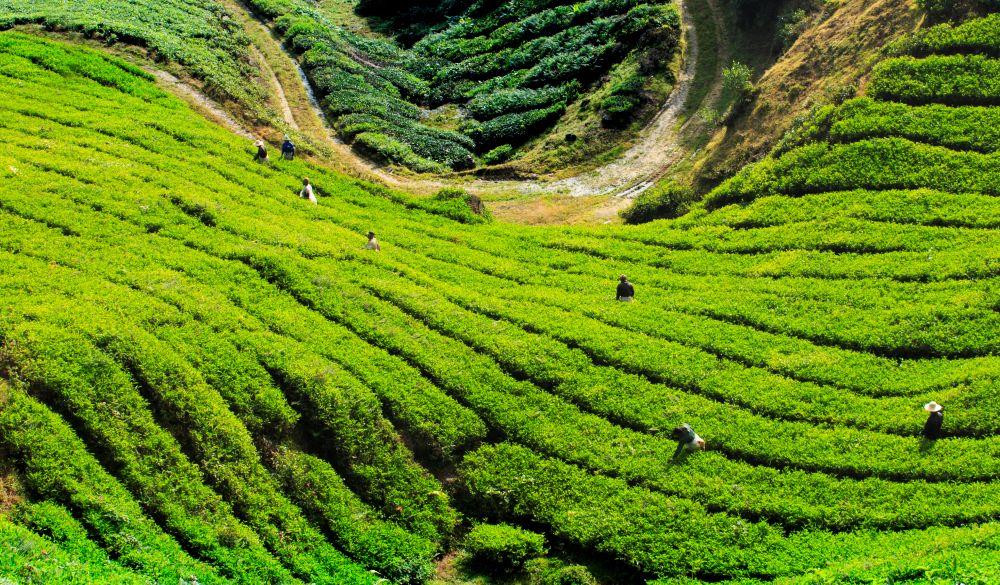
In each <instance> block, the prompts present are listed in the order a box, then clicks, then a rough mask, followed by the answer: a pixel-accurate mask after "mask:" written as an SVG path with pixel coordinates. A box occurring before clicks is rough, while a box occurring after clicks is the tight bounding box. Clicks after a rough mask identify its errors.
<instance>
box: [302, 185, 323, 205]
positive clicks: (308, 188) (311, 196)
mask: <svg viewBox="0 0 1000 585" xmlns="http://www.w3.org/2000/svg"><path fill="white" fill-rule="evenodd" d="M299 197H302V198H303V199H308V200H309V201H312V204H313V205H319V202H318V201H316V194H315V193H313V186H312V183H310V182H309V179H302V190H301V191H299Z"/></svg>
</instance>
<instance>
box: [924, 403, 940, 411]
mask: <svg viewBox="0 0 1000 585" xmlns="http://www.w3.org/2000/svg"><path fill="white" fill-rule="evenodd" d="M943 408H944V407H943V406H941V405H940V404H938V403H937V402H934V401H933V400H931V401H930V402H928V403H927V404H925V405H924V410H926V411H927V412H941V409H943Z"/></svg>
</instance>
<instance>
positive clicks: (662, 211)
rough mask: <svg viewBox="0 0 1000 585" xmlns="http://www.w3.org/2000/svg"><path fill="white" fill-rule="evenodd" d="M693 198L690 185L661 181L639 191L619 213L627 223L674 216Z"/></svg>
mask: <svg viewBox="0 0 1000 585" xmlns="http://www.w3.org/2000/svg"><path fill="white" fill-rule="evenodd" d="M694 200H695V194H694V192H693V191H692V190H691V188H690V187H685V186H682V185H678V184H676V183H672V182H661V183H658V184H656V185H654V186H653V187H650V188H649V189H646V190H645V191H643V192H642V193H640V194H639V196H638V197H636V199H635V201H633V202H632V204H631V205H629V206H628V207H627V208H625V209H623V210H622V211H621V213H620V215H621V218H622V219H623V220H624V221H625V223H628V224H639V223H646V222H648V221H653V220H654V219H668V218H674V217H678V216H680V215H683V214H684V213H686V212H687V210H688V208H689V207H690V206H691V204H692V203H693V202H694Z"/></svg>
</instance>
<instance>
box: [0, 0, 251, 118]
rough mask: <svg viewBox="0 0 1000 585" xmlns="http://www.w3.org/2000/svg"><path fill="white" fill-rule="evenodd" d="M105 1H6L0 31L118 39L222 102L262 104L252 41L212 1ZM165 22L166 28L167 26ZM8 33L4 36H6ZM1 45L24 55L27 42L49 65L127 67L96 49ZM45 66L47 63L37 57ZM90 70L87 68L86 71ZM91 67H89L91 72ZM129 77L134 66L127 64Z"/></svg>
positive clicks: (20, 43)
mask: <svg viewBox="0 0 1000 585" xmlns="http://www.w3.org/2000/svg"><path fill="white" fill-rule="evenodd" d="M108 4H109V3H108V2H101V1H95V0H70V1H68V2H67V1H65V0H8V1H7V2H5V3H4V7H3V8H4V10H3V15H2V16H0V29H6V28H9V27H11V26H14V25H17V24H30V23H38V24H41V25H42V26H44V27H46V28H48V29H51V30H71V31H78V32H80V33H82V34H84V35H86V36H88V37H91V38H94V39H101V40H104V41H105V42H106V43H108V44H114V43H116V42H119V41H124V42H127V43H133V44H137V45H140V46H145V47H148V48H149V49H150V51H151V52H152V53H153V56H154V57H155V58H157V59H162V60H169V61H176V62H179V63H181V64H182V65H184V66H185V67H187V68H188V69H189V70H190V71H191V72H192V73H194V75H195V76H196V77H198V78H200V79H202V80H204V81H205V82H206V90H207V91H209V92H210V93H212V94H214V95H215V96H216V97H218V98H221V99H236V100H239V101H241V102H242V103H243V104H244V105H246V106H249V107H251V108H258V109H259V108H260V104H261V103H262V101H263V99H264V94H263V92H262V91H261V90H260V89H259V88H258V87H257V86H256V85H254V84H251V83H248V80H249V79H251V78H253V76H254V74H255V72H254V70H253V68H252V67H251V66H250V64H249V63H250V61H249V55H250V52H249V49H248V47H249V45H250V39H249V37H247V35H246V32H245V31H244V30H243V28H242V27H241V26H240V25H239V23H238V22H237V21H235V20H233V19H232V18H228V17H227V16H226V10H225V9H224V8H223V7H222V5H221V4H218V3H215V2H158V1H156V0H141V1H139V2H114V3H113V6H110V7H109V6H108ZM165 23H166V25H165ZM8 38H10V37H8ZM15 44H16V45H17V48H16V49H15V48H14V47H13V44H12V43H4V47H3V48H2V49H0V51H3V52H4V53H8V54H10V53H11V52H12V51H13V52H17V53H21V54H22V55H23V54H25V53H24V49H25V48H26V47H30V51H31V52H32V53H35V54H36V55H37V53H38V51H40V50H41V51H44V52H45V53H46V54H47V55H46V60H47V62H48V66H52V65H54V64H55V63H57V62H58V63H59V64H60V65H58V66H63V67H65V66H70V67H78V66H79V65H80V64H82V63H83V62H84V61H85V60H89V61H90V62H91V63H94V64H96V63H99V62H100V61H101V60H106V61H105V64H104V65H103V67H105V68H106V67H107V64H109V63H113V64H114V65H115V66H119V67H123V68H125V67H126V66H125V65H124V63H123V62H122V61H119V60H118V59H110V58H106V57H102V56H98V54H97V53H91V54H89V55H86V56H84V55H80V54H78V53H73V54H72V55H70V54H69V53H67V52H66V51H65V50H63V49H61V48H59V47H58V46H57V45H53V44H49V45H45V46H44V49H43V48H42V47H43V45H40V44H37V43H32V44H30V45H29V44H26V43H24V42H20V41H19V42H17V43H15ZM37 62H39V63H44V62H46V61H37ZM88 69H89V68H88ZM91 70H92V71H93V70H94V69H91ZM127 70H128V71H129V73H130V74H132V75H139V73H138V71H140V70H138V69H137V68H135V67H131V66H128V67H127Z"/></svg>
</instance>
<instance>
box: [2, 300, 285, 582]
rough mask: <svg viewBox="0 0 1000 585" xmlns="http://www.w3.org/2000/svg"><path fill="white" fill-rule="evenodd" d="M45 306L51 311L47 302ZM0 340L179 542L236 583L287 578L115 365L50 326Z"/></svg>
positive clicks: (27, 329) (20, 371)
mask: <svg viewBox="0 0 1000 585" xmlns="http://www.w3.org/2000/svg"><path fill="white" fill-rule="evenodd" d="M47 306H48V307H50V308H51V307H53V306H54V305H53V304H52V301H51V300H50V301H49V302H48V303H47ZM5 340H6V343H7V344H8V346H12V344H16V345H15V346H13V347H17V348H20V349H15V350H13V351H12V355H11V359H12V360H14V364H15V367H17V368H18V370H17V375H18V376H21V377H23V378H25V379H26V380H27V381H28V382H29V383H31V384H34V385H37V387H39V389H40V391H44V392H45V393H47V394H48V395H51V396H52V398H53V399H55V400H56V404H58V405H59V406H60V408H62V409H65V410H66V411H68V412H70V413H72V416H73V417H74V419H75V420H76V421H78V424H80V425H81V428H82V429H85V432H86V433H87V434H88V435H89V437H90V439H91V440H92V441H95V442H99V443H100V444H101V445H102V446H103V448H104V449H106V450H107V451H109V452H110V457H111V459H110V461H109V463H112V464H113V465H115V466H116V467H117V468H118V469H120V470H121V473H122V474H123V475H124V476H125V478H126V479H125V481H126V483H127V484H128V485H129V487H130V488H131V489H132V490H133V491H137V492H139V493H142V494H143V500H145V503H146V505H147V506H149V507H150V508H151V510H154V511H155V513H156V514H158V515H162V516H165V517H166V518H167V522H168V523H169V525H171V526H172V528H173V530H175V531H176V532H177V535H178V538H179V539H181V540H182V541H185V542H186V543H187V544H188V545H189V546H192V547H194V548H195V549H196V550H198V551H199V553H200V554H201V555H204V556H205V557H206V558H208V559H211V560H212V561H214V562H216V563H219V564H220V565H221V566H222V567H225V570H226V572H227V574H230V575H232V576H234V577H236V578H239V579H241V580H247V581H254V580H257V581H260V582H269V583H270V582H281V581H289V580H291V579H292V577H291V575H289V573H288V572H287V571H285V570H284V569H283V568H282V566H281V565H280V564H279V563H278V562H277V561H276V560H275V559H274V557H272V556H271V555H270V554H269V553H268V552H267V551H266V550H265V549H264V546H263V544H262V542H261V540H260V539H259V538H258V536H257V535H256V534H254V531H252V530H251V529H250V528H249V527H248V526H247V525H245V524H243V523H241V522H240V521H238V520H237V519H236V518H235V517H234V515H233V511H232V507H231V506H230V505H229V504H228V503H226V502H225V501H223V500H222V499H221V498H220V497H219V495H218V494H217V493H215V492H214V491H212V490H211V489H210V488H209V487H208V486H206V485H205V483H203V482H204V481H205V480H204V479H203V475H202V472H201V471H200V470H199V469H198V468H197V466H195V465H194V464H193V463H191V462H190V461H189V460H188V459H187V457H185V455H184V454H183V453H182V452H181V449H180V446H179V445H178V444H177V443H176V442H175V441H174V439H173V437H171V436H170V435H169V434H168V433H166V431H164V430H162V429H161V428H160V427H158V426H157V425H156V423H155V422H154V420H153V416H152V413H151V412H150V409H149V406H147V405H146V404H145V400H143V398H142V397H141V396H139V394H138V392H137V390H136V389H135V388H134V386H133V385H132V382H131V380H129V379H128V376H127V375H126V374H125V373H124V372H123V371H121V370H120V369H118V368H117V365H116V364H114V363H113V362H112V361H111V360H109V359H108V358H107V357H106V356H104V355H102V354H101V353H100V352H98V351H97V350H96V349H95V348H94V347H93V346H92V345H90V344H89V343H88V342H87V341H86V340H85V339H83V338H81V337H75V336H73V335H71V334H69V333H67V332H63V331H60V330H58V329H56V328H54V327H52V326H50V325H48V326H46V325H42V324H37V325H35V326H31V327H29V326H23V325H22V326H21V327H19V328H18V329H17V330H14V329H12V328H11V329H9V330H8V331H7V332H5ZM14 352H16V353H14ZM81 364H88V365H89V366H90V367H89V368H87V369H84V368H82V367H81ZM206 406H208V405H206ZM134 441H135V442H138V444H133V442H134ZM251 524H253V522H251ZM254 528H255V529H260V528H262V527H261V526H254ZM276 552H277V553H279V554H280V552H282V551H281V550H280V549H279V550H278V551H276ZM291 564H292V566H294V563H291ZM299 568H300V567H296V569H299Z"/></svg>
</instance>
